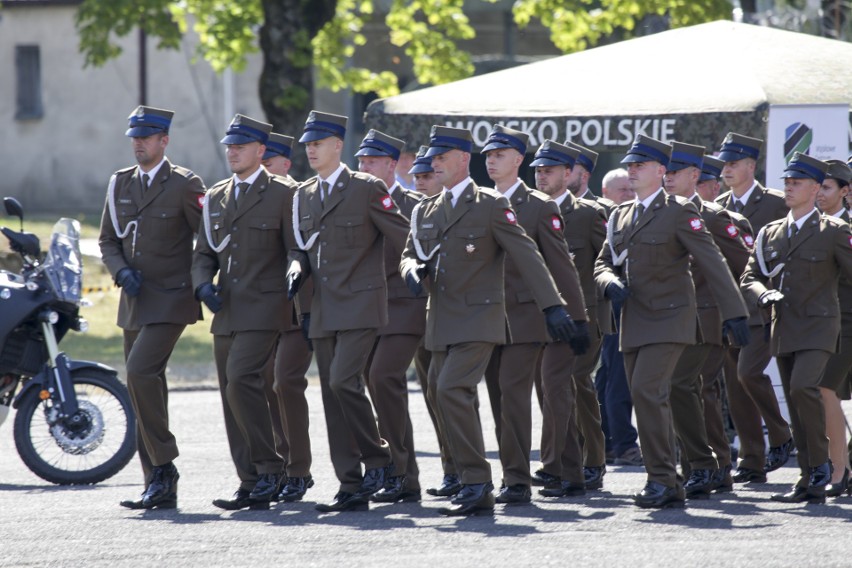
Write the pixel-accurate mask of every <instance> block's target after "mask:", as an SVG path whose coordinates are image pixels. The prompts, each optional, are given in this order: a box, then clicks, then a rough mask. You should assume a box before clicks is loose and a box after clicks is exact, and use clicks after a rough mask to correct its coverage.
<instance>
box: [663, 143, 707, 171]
mask: <svg viewBox="0 0 852 568" xmlns="http://www.w3.org/2000/svg"><path fill="white" fill-rule="evenodd" d="M704 151H705V148H704V146H696V145H695V144H686V143H684V142H676V141H673V142H672V155H671V157H670V158H669V165H668V166H666V170H667V171H670V172H676V171H679V170H683V169H686V168H698V169H699V170H700V169H701V166H703V165H704Z"/></svg>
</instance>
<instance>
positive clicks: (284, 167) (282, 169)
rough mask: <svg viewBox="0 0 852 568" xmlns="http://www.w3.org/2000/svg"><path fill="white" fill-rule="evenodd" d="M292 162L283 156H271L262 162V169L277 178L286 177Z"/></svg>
mask: <svg viewBox="0 0 852 568" xmlns="http://www.w3.org/2000/svg"><path fill="white" fill-rule="evenodd" d="M291 165H292V162H291V161H290V158H285V157H284V156H272V157H271V158H269V159H266V160H263V167H264V168H266V170H267V171H268V172H269V173H271V174H275V175H278V176H286V175H288V174H289V173H290V166H291Z"/></svg>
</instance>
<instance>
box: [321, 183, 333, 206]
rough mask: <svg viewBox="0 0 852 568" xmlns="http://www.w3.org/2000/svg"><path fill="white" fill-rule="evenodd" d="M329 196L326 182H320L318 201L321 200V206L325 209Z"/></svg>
mask: <svg viewBox="0 0 852 568" xmlns="http://www.w3.org/2000/svg"><path fill="white" fill-rule="evenodd" d="M330 194H331V187H330V186H329V185H328V182H327V181H321V182H320V200H322V206H323V207H325V202H326V201H328V196H329V195H330Z"/></svg>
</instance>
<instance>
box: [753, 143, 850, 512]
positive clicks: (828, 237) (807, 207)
mask: <svg viewBox="0 0 852 568" xmlns="http://www.w3.org/2000/svg"><path fill="white" fill-rule="evenodd" d="M827 170H828V164H826V163H825V162H822V161H820V160H817V159H815V158H812V157H810V156H808V155H805V154H800V153H798V152H797V153H796V154H794V155H793V159H792V160H790V162H789V163H788V164H787V169H785V170H784V200H785V202H786V203H787V206H788V207H789V208H790V212H789V213H788V214H787V216H786V217H784V218H783V219H779V220H777V221H773V222H770V223H769V224H767V225H766V226H765V227H764V228H763V229H762V230H761V231H760V233H758V235H757V239H756V241H755V248H754V253H753V254H752V256H751V258H750V259H749V263H748V267H747V268H746V271H745V273H744V274H743V277H742V280H741V285H742V289H743V293H744V294H745V295H746V298H747V299H748V300H749V301H750V302H753V303H755V304H757V305H759V306H761V307H767V306H771V307H772V314H773V317H772V336H771V345H772V354H773V355H775V357H776V362H777V363H778V372H779V373H780V375H781V384H782V385H783V387H784V395H785V397H786V399H787V401H788V404H789V406H790V419H791V421H792V422H793V437H794V439H795V443H796V448H797V449H798V453H797V455H796V457H797V460H798V462H799V469H800V471H801V473H800V476H799V480H798V481H797V482H796V485H794V486H793V489H792V490H791V491H790V492H788V493H783V494H780V493H779V494H775V495H772V500H773V501H781V502H784V503H800V502H805V501H807V502H809V503H824V502H825V490H826V486H827V485H828V484H829V483H830V482H831V475H832V464H831V460H830V459H829V455H828V438H827V437H826V435H825V408H824V405H823V402H822V397H821V396H820V392H819V386H818V385H819V382H820V378H821V377H822V374H823V372H824V371H825V366H826V363H827V362H828V360H829V358H830V357H831V354H832V353H835V352H836V351H837V345H838V342H839V339H840V305H839V302H838V296H837V283H838V277H839V276H840V275H841V274H843V275H844V276H845V277H846V278H847V279H848V278H852V232H850V230H849V225H848V224H847V223H845V222H843V221H841V220H839V219H836V218H835V217H832V216H829V215H825V214H822V213H820V212H819V211H818V210H817V209H816V207H815V206H814V201H815V199H816V196H817V192H818V191H819V187H820V184H821V183H822V182H823V180H824V179H825V173H826V171H827Z"/></svg>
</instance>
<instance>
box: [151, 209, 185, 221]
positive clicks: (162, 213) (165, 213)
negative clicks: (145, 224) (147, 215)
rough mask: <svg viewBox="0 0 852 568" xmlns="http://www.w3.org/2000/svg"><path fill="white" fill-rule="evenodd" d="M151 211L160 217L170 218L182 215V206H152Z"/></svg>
mask: <svg viewBox="0 0 852 568" xmlns="http://www.w3.org/2000/svg"><path fill="white" fill-rule="evenodd" d="M150 211H151V216H152V217H156V218H158V219H168V218H170V217H177V216H178V215H180V207H155V208H153V207H152V208H151V209H150Z"/></svg>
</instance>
